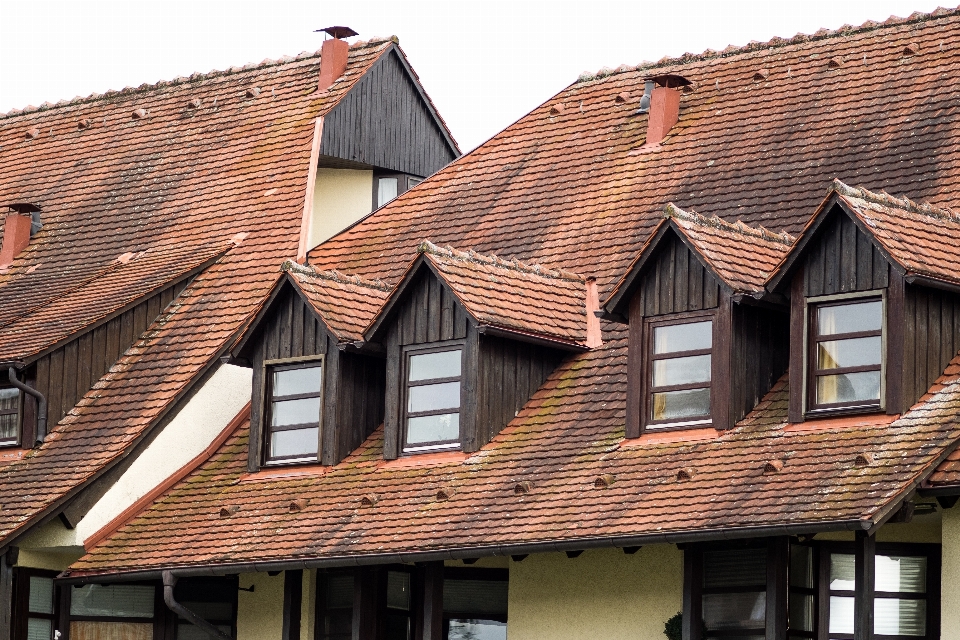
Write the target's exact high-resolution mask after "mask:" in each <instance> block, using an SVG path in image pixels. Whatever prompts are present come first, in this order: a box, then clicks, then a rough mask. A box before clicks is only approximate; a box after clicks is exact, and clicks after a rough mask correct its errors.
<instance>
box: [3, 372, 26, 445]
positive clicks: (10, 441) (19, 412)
mask: <svg viewBox="0 0 960 640" xmlns="http://www.w3.org/2000/svg"><path fill="white" fill-rule="evenodd" d="M0 389H16V387H14V386H13V385H12V384H0ZM23 396H24V393H23V391H20V390H19V389H17V408H16V409H14V410H10V409H0V416H10V415H16V416H17V420H16V422H17V425H16V435H15V436H14V437H13V438H6V439H3V440H0V449H2V448H5V447H19V446H20V443H21V442H23Z"/></svg>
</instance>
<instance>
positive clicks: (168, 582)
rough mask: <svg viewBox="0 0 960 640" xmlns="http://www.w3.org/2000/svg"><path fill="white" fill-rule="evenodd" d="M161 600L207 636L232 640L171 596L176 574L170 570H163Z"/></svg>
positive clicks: (216, 639) (219, 639)
mask: <svg viewBox="0 0 960 640" xmlns="http://www.w3.org/2000/svg"><path fill="white" fill-rule="evenodd" d="M162 575H163V602H164V604H166V605H167V608H168V609H170V611H173V612H174V613H175V614H177V615H178V616H180V617H181V618H186V619H187V620H189V621H190V622H191V623H192V624H193V625H194V626H196V627H200V628H201V629H202V630H203V631H204V632H205V633H206V634H207V635H208V636H210V637H211V638H215V640H233V638H232V637H231V636H228V635H227V634H225V633H224V632H223V631H220V629H217V628H216V627H215V626H213V625H212V624H210V623H209V622H207V621H206V620H204V619H203V618H201V617H200V616H198V615H197V614H195V613H194V612H193V611H190V609H187V608H186V607H185V606H183V605H182V604H180V603H179V602H177V601H176V600H174V598H173V588H174V587H176V586H177V576H175V575H173V572H172V571H164V572H163V574H162Z"/></svg>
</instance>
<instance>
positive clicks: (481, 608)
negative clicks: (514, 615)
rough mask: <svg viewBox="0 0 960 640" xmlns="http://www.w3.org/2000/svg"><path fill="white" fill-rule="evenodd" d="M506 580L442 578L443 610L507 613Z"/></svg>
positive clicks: (470, 612)
mask: <svg viewBox="0 0 960 640" xmlns="http://www.w3.org/2000/svg"><path fill="white" fill-rule="evenodd" d="M508 591H509V589H508V583H507V581H506V580H444V581H443V610H444V611H445V612H448V613H460V614H470V615H475V616H483V615H488V616H501V615H502V616H505V615H507V593H508Z"/></svg>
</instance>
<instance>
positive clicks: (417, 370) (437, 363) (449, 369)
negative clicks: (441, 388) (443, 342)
mask: <svg viewBox="0 0 960 640" xmlns="http://www.w3.org/2000/svg"><path fill="white" fill-rule="evenodd" d="M459 375H460V349H454V350H452V351H439V352H437V353H422V354H420V355H416V356H410V376H409V380H410V381H411V382H416V381H417V380H432V379H434V378H456V377H457V376H459Z"/></svg>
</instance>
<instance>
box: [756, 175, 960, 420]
mask: <svg viewBox="0 0 960 640" xmlns="http://www.w3.org/2000/svg"><path fill="white" fill-rule="evenodd" d="M958 265H960V219H958V217H957V216H956V215H955V214H953V213H952V212H951V211H949V210H946V209H939V208H936V207H933V206H931V205H929V204H917V203H915V202H913V201H911V200H909V199H908V198H895V197H893V196H890V195H888V194H886V193H882V192H881V193H875V192H871V191H868V190H867V189H864V188H855V187H850V186H847V185H846V184H844V183H842V182H840V181H839V180H835V181H834V182H833V184H832V185H831V186H830V189H829V190H828V193H827V195H826V197H825V198H824V200H823V202H822V203H821V204H820V206H819V207H818V208H817V210H816V211H815V212H814V214H813V216H812V217H811V218H810V221H809V222H808V223H807V225H806V226H805V227H804V230H803V232H802V233H801V235H800V237H799V239H798V240H797V243H796V244H795V246H794V247H793V248H792V249H791V251H790V253H789V255H787V256H786V257H785V258H784V260H783V263H782V264H781V265H780V267H779V268H778V269H777V273H776V275H775V276H774V277H773V278H771V281H770V283H769V284H768V290H770V291H771V292H774V293H775V294H784V295H789V296H790V298H791V355H790V379H791V398H790V419H791V421H794V422H800V421H802V420H804V419H807V418H811V417H816V416H818V415H825V414H832V413H837V412H844V413H848V412H862V411H868V412H869V411H885V412H886V413H888V414H899V413H902V412H903V411H905V410H906V409H908V408H909V407H910V406H911V405H912V404H914V403H915V402H916V401H917V400H918V399H919V398H920V396H922V395H923V394H924V393H926V392H927V390H928V389H929V387H930V385H931V384H933V381H934V380H936V378H937V377H938V376H939V375H940V374H941V373H942V372H943V370H944V368H945V367H946V366H947V364H948V363H949V361H950V359H951V358H952V357H953V356H954V355H955V354H956V353H957V350H958V349H960V337H958V336H960V323H955V321H954V318H955V317H956V318H957V319H958V320H960V295H958V294H960V275H958V274H960V271H958V270H957V266H958ZM870 305H873V306H870ZM868 310H872V311H871V313H872V314H873V315H875V318H874V319H872V320H869V321H868V320H867V319H866V317H865V316H864V317H863V319H862V320H861V321H860V322H861V323H862V324H863V323H865V324H863V326H859V325H857V326H853V325H850V326H846V325H845V324H844V326H843V327H841V324H843V323H842V322H840V315H841V314H847V315H849V314H853V313H855V312H856V313H859V312H860V311H864V312H865V311H868ZM859 315H861V316H862V315H863V314H862V313H859ZM827 316H829V318H828V317H827ZM850 317H851V318H852V317H853V316H852V315H851V316H850ZM825 322H829V323H831V324H830V325H829V326H827V325H825V324H824V323H825ZM838 323H839V324H838ZM834 324H836V325H837V326H836V327H834V326H833V325H834ZM868 325H869V326H868ZM839 331H843V332H845V333H836V332H839ZM867 334H870V335H867ZM858 345H859V346H858ZM854 346H858V348H857V349H856V350H855V352H854V351H853V347H854ZM868 347H869V352H870V354H872V355H869V357H868V355H867V351H868ZM848 352H849V353H848ZM845 353H846V354H847V355H845ZM868 396H869V397H868Z"/></svg>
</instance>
